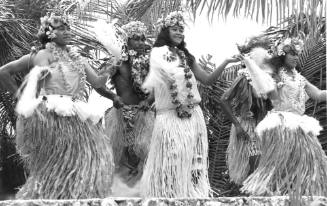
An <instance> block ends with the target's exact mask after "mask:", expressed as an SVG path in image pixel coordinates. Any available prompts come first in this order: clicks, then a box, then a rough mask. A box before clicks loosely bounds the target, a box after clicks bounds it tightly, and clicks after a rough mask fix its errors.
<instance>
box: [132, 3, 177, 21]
mask: <svg viewBox="0 0 327 206" xmlns="http://www.w3.org/2000/svg"><path fill="white" fill-rule="evenodd" d="M181 4H182V3H181V0H169V1H160V0H138V1H135V0H129V1H128V2H127V3H126V9H127V13H128V15H129V16H130V17H131V18H133V19H136V20H140V21H143V22H144V23H146V24H147V25H152V24H153V23H155V22H156V21H157V19H158V18H160V17H162V16H166V15H167V14H168V13H170V12H172V11H175V10H179V9H181Z"/></svg>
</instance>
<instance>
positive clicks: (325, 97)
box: [305, 81, 327, 102]
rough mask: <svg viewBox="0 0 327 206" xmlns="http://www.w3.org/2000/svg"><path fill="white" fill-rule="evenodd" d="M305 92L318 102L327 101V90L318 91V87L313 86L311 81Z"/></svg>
mask: <svg viewBox="0 0 327 206" xmlns="http://www.w3.org/2000/svg"><path fill="white" fill-rule="evenodd" d="M305 90H306V92H307V94H308V95H309V96H310V98H312V99H314V100H316V101H318V102H326V101H327V90H321V89H318V88H317V87H316V86H314V85H313V84H311V83H310V82H309V81H306V85H305Z"/></svg>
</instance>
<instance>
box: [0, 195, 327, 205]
mask: <svg viewBox="0 0 327 206" xmlns="http://www.w3.org/2000/svg"><path fill="white" fill-rule="evenodd" d="M18 205H23V206H32V205H33V206H41V205H42V206H43V205H44V206H157V205H158V206H202V205H203V206H259V205H260V206H261V205H264V206H284V205H285V206H289V205H291V204H290V200H289V197H288V196H273V197H220V198H213V199H158V198H152V199H141V198H105V199H85V200H7V201H0V206H18ZM292 205H308V206H327V197H316V196H315V197H302V204H300V203H297V202H292Z"/></svg>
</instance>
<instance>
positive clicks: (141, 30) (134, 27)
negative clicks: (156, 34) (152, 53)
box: [122, 21, 147, 38]
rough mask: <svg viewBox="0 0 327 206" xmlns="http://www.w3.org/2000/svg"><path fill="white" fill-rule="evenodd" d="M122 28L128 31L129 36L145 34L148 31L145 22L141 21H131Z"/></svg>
mask: <svg viewBox="0 0 327 206" xmlns="http://www.w3.org/2000/svg"><path fill="white" fill-rule="evenodd" d="M122 29H123V30H124V31H125V32H126V34H127V37H128V38H132V37H133V36H134V35H136V36H142V35H144V36H145V33H146V31H147V28H146V26H145V25H144V23H142V22H140V21H131V22H129V23H128V24H126V25H124V26H122Z"/></svg>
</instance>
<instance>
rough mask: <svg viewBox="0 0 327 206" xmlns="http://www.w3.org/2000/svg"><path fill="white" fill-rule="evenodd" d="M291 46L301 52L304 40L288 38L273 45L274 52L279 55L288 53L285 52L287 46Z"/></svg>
mask: <svg viewBox="0 0 327 206" xmlns="http://www.w3.org/2000/svg"><path fill="white" fill-rule="evenodd" d="M286 46H289V47H291V48H293V49H295V51H296V52H297V53H298V54H300V53H301V51H302V50H303V46H304V44H303V41H302V40H301V39H299V38H286V39H281V40H279V41H277V42H276V43H275V46H274V47H273V50H274V53H275V55H277V56H284V55H286V52H285V47H286Z"/></svg>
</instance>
